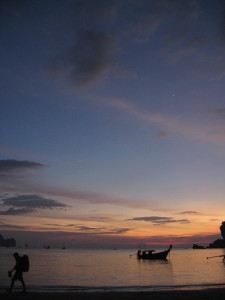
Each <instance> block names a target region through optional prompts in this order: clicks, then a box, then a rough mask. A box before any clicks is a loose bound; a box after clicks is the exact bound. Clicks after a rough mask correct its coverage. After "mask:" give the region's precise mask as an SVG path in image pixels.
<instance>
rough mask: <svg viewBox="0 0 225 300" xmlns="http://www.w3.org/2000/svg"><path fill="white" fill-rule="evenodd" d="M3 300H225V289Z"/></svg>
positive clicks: (40, 294) (23, 296) (15, 296)
mask: <svg viewBox="0 0 225 300" xmlns="http://www.w3.org/2000/svg"><path fill="white" fill-rule="evenodd" d="M1 299H2V300H11V299H16V300H20V299H23V300H183V299H184V300H187V299H190V300H201V299H202V300H203V299H204V300H208V299H209V300H212V299H213V300H224V299H225V288H211V289H203V290H173V291H151V292H149V291H148V292H147V291H144V292H141V291H137V292H112V291H106V292H105V291H103V292H29V291H28V292H27V293H21V292H13V293H10V294H9V293H1Z"/></svg>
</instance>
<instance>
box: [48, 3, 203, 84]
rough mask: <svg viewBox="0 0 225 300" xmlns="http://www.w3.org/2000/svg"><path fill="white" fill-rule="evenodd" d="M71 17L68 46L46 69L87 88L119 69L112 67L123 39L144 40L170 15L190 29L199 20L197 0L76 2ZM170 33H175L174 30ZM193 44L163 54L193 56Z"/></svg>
mask: <svg viewBox="0 0 225 300" xmlns="http://www.w3.org/2000/svg"><path fill="white" fill-rule="evenodd" d="M128 11H129V13H128ZM69 16H70V17H71V19H72V24H73V28H71V45H70V46H69V45H68V44H67V46H65V48H64V51H63V52H62V53H60V54H58V55H56V56H55V58H50V59H49V63H48V64H47V66H46V69H47V70H49V71H51V73H53V74H57V75H59V74H60V75H62V76H63V77H64V78H66V79H67V80H68V79H69V81H70V82H71V83H72V84H74V85H75V86H76V87H86V86H89V85H90V84H93V83H95V82H98V81H99V80H101V79H103V78H105V75H108V74H112V73H114V74H116V73H117V72H115V69H114V66H115V61H117V62H118V61H119V60H115V55H116V53H117V52H118V50H119V53H120V54H123V53H125V51H124V47H123V46H124V45H123V41H124V40H127V41H129V42H130V43H145V42H148V41H149V40H150V38H151V37H152V36H153V35H154V34H156V33H157V31H158V30H159V29H160V26H162V25H165V24H167V22H169V21H170V20H171V19H173V20H174V22H177V23H179V24H180V23H182V24H183V25H184V24H186V27H189V26H191V24H192V23H193V22H194V21H196V20H197V18H198V5H197V1H195V0H193V1H185V2H184V1H182V2H181V1H178V0H175V1H169V0H160V1H152V0H142V1H137V0H134V1H118V0H108V1H104V0H95V1H94V2H93V1H80V0H78V1H75V3H74V4H73V5H72V7H71V10H70V14H68V17H69ZM106 16H107V17H106ZM192 26H193V25H192ZM181 27H182V26H181ZM176 29H179V27H177V28H176ZM171 32H172V36H173V35H174V34H173V30H172V31H171ZM195 44H196V43H195V42H192V43H190V44H189V45H188V46H187V47H186V48H183V49H182V48H178V47H175V49H171V48H170V49H169V50H167V55H170V57H174V58H175V57H179V59H181V58H184V57H186V56H188V55H191V54H193V52H194V51H195ZM164 52H166V50H164ZM168 52H169V54H168ZM174 58H173V59H174ZM170 59H171V58H170ZM113 62H114V64H113ZM118 65H119V63H117V67H118ZM120 67H121V70H124V67H122V66H120ZM120 67H119V68H117V70H118V69H120ZM126 73H127V74H131V73H134V72H133V70H132V72H131V71H128V72H126Z"/></svg>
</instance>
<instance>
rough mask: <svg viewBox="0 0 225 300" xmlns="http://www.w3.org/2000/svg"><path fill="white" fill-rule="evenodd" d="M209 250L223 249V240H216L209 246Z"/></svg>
mask: <svg viewBox="0 0 225 300" xmlns="http://www.w3.org/2000/svg"><path fill="white" fill-rule="evenodd" d="M209 248H225V240H222V239H218V240H215V241H214V242H213V243H211V244H209Z"/></svg>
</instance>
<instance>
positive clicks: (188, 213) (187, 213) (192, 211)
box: [178, 210, 200, 215]
mask: <svg viewBox="0 0 225 300" xmlns="http://www.w3.org/2000/svg"><path fill="white" fill-rule="evenodd" d="M178 215H200V213H199V212H197V211H194V210H187V211H182V212H179V213H178Z"/></svg>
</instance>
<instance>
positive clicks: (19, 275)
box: [8, 252, 26, 292]
mask: <svg viewBox="0 0 225 300" xmlns="http://www.w3.org/2000/svg"><path fill="white" fill-rule="evenodd" d="M13 256H14V258H15V260H16V265H15V266H14V268H13V269H12V270H11V271H9V272H8V274H9V277H10V278H11V276H12V272H13V271H15V273H14V275H13V277H12V279H11V286H10V288H9V290H8V291H9V292H11V291H12V289H13V287H14V283H15V281H17V280H19V281H21V283H22V286H23V292H26V286H25V282H24V280H23V264H22V257H21V256H19V254H18V253H17V252H16V253H14V254H13Z"/></svg>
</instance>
